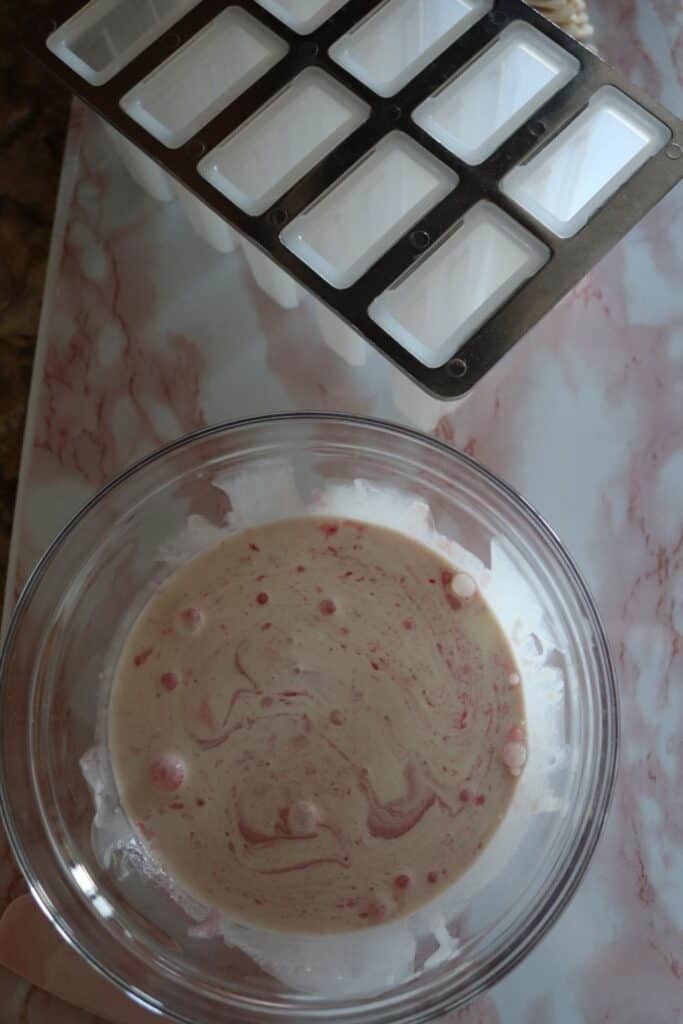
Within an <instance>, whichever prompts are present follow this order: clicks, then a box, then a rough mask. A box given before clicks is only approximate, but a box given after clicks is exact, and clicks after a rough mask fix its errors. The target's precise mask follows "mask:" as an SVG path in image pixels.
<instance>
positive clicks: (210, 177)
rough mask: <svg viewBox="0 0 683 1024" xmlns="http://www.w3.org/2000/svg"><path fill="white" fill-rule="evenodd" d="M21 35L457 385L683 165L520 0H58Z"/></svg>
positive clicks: (569, 43)
mask: <svg viewBox="0 0 683 1024" xmlns="http://www.w3.org/2000/svg"><path fill="white" fill-rule="evenodd" d="M41 11H44V8H41ZM26 39H27V43H28V45H29V48H30V49H31V50H32V51H33V52H34V53H35V54H37V55H39V56H40V57H41V58H42V59H43V61H45V62H46V63H47V64H48V65H49V66H50V67H51V68H52V70H53V71H55V72H56V73H57V74H58V75H59V76H60V78H62V79H63V80H64V81H65V82H66V83H67V84H68V85H69V86H70V87H71V89H72V90H73V91H74V92H76V93H78V94H79V95H80V96H81V97H82V98H83V99H84V100H85V101H86V102H87V103H89V104H90V105H91V106H92V107H94V108H95V109H96V110H97V111H98V112H99V113H100V114H101V115H102V116H103V117H104V118H105V119H106V120H107V121H108V122H109V123H110V124H111V125H113V126H114V128H115V129H116V130H117V131H118V132H120V133H121V134H122V135H124V136H126V137H127V138H128V140H130V142H132V143H133V144H134V145H135V146H137V147H139V149H141V150H142V151H143V152H144V153H146V154H148V156H149V157H151V158H152V159H153V160H154V161H156V163H158V164H159V165H161V167H163V168H164V169H165V170H166V171H168V172H169V173H170V174H171V175H172V176H173V177H174V178H175V179H176V182H177V183H179V184H177V185H176V188H179V189H180V190H181V192H182V194H183V195H185V197H186V200H187V202H188V203H191V204H192V203H194V204H195V205H196V209H195V215H196V216H199V215H200V214H201V211H202V210H204V211H205V212H206V213H207V215H208V216H212V214H211V213H210V212H209V211H213V213H214V214H217V215H218V217H219V218H222V220H221V221H219V220H218V218H214V225H218V227H220V224H221V223H223V221H227V222H228V223H229V224H230V225H231V226H233V227H234V228H236V229H237V231H238V232H240V233H241V234H242V235H243V236H244V238H245V239H246V240H247V242H246V246H247V249H246V251H250V250H251V251H252V252H254V254H256V252H257V250H258V249H261V250H262V251H263V252H265V253H267V254H268V255H269V256H270V257H271V258H272V259H273V260H275V262H276V263H277V264H279V265H280V267H281V268H283V269H284V270H285V271H286V272H287V274H289V275H291V277H292V278H294V280H295V281H297V282H299V283H300V284H301V285H303V286H304V287H305V288H307V289H308V290H309V291H311V292H312V293H314V294H315V295H316V296H317V297H318V298H319V299H320V300H322V302H323V303H324V304H325V305H326V306H327V307H329V309H330V310H332V311H333V312H334V313H336V314H337V315H338V316H340V317H341V318H342V319H343V320H344V321H345V322H346V323H347V325H348V326H349V327H350V328H352V329H354V330H356V331H358V332H360V334H362V335H364V336H365V338H367V339H368V340H369V341H370V342H371V343H372V344H373V345H375V346H376V347H377V348H378V349H379V350H380V351H381V352H383V353H384V354H385V355H386V356H387V357H388V358H389V359H390V360H391V361H392V362H393V363H394V364H395V365H397V366H398V367H400V368H401V369H402V370H403V371H404V372H405V373H407V374H408V375H409V376H410V377H412V378H413V380H415V381H416V382H417V383H418V384H420V385H422V387H424V388H425V389H426V390H428V391H429V392H431V393H432V394H434V395H436V396H439V397H441V398H455V397H458V396H459V395H461V394H463V393H464V392H465V391H467V390H468V389H469V388H470V387H471V386H472V385H473V384H474V383H475V382H476V381H477V380H478V379H479V377H481V375H482V374H483V373H485V372H486V371H487V370H488V369H489V368H490V367H491V366H492V365H493V364H494V363H495V362H496V361H497V360H498V359H500V358H501V356H502V355H503V354H504V353H505V352H506V351H507V350H508V349H509V348H510V347H511V346H512V345H513V344H514V343H515V342H516V341H517V340H518V339H519V338H520V337H521V336H522V335H523V334H524V333H525V331H526V330H527V329H528V328H529V327H531V326H532V325H533V324H534V323H535V322H536V321H537V320H539V319H540V318H541V317H542V316H543V315H544V314H545V313H546V312H547V311H548V310H549V309H550V308H551V307H552V306H553V305H554V304H555V303H556V302H557V301H558V300H559V299H560V298H561V297H562V296H563V295H564V294H565V293H566V292H567V291H568V290H569V289H570V288H571V287H572V285H573V284H574V283H575V282H576V281H578V280H579V279H580V278H581V277H582V275H583V274H585V273H586V271H587V270H588V269H589V268H590V267H591V266H592V265H593V263H595V262H596V261H597V260H598V259H599V258H600V257H601V256H602V255H603V254H604V253H605V252H606V251H607V250H608V249H609V248H610V247H611V246H613V245H614V244H615V243H616V242H617V241H618V240H619V238H621V237H622V236H623V235H624V234H625V233H626V232H627V231H628V230H629V229H630V228H631V227H632V226H633V225H634V224H635V223H636V222H637V221H638V220H639V219H640V218H641V217H642V216H643V215H644V214H645V213H646V212H647V210H648V209H649V208H650V207H651V206H653V205H654V203H655V202H656V201H657V200H658V199H660V198H661V197H662V196H663V195H664V194H665V193H666V192H667V191H668V190H669V189H671V188H672V187H673V186H674V184H675V183H676V182H677V181H679V180H680V178H681V177H683V148H682V145H683V125H682V124H681V122H680V121H679V120H678V119H676V118H675V117H674V116H673V115H671V114H670V113H669V112H668V111H666V110H665V109H663V108H662V107H661V106H660V105H658V104H657V103H655V102H654V101H653V100H650V99H649V98H648V97H646V96H645V95H643V94H642V93H641V92H640V91H639V90H637V89H634V88H633V87H632V86H631V85H630V84H628V83H627V82H626V81H625V80H624V79H623V78H622V77H621V76H620V75H619V74H618V73H617V72H616V71H614V70H613V69H612V68H610V67H609V66H608V65H607V64H605V63H604V62H603V61H601V60H600V59H599V58H598V57H596V56H595V55H594V54H592V53H591V52H589V51H588V50H586V49H584V47H583V46H582V45H581V44H580V43H577V42H576V41H575V40H573V39H571V38H570V37H568V36H566V35H565V34H564V33H563V32H561V31H560V30H559V29H557V28H556V27H555V26H553V25H552V24H551V23H550V22H548V21H546V20H545V19H544V18H543V17H541V16H540V15H538V14H537V13H536V12H535V11H533V10H532V9H531V8H529V7H527V6H526V5H525V4H524V3H522V2H521V0H346V2H345V0H91V2H90V3H87V4H85V6H82V5H80V4H78V3H76V2H73V0H72V2H69V0H65V2H61V3H55V4H54V5H53V8H52V10H51V16H50V18H49V19H48V20H47V21H46V19H45V17H44V14H43V15H42V16H41V18H40V19H37V18H32V19H31V20H30V21H29V24H28V26H27V29H26ZM202 204H203V205H202ZM207 207H208V210H207V209H206V208H207ZM226 230H227V229H226ZM226 238H229V232H228V234H226ZM226 245H227V243H226ZM253 247H256V249H254V248H253Z"/></svg>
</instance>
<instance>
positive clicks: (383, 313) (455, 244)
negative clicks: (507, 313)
mask: <svg viewBox="0 0 683 1024" xmlns="http://www.w3.org/2000/svg"><path fill="white" fill-rule="evenodd" d="M549 257H550V250H549V249H548V247H547V246H546V245H544V244H543V242H541V241H539V239H537V238H535V237H534V236H533V235H532V234H530V233H529V232H528V231H527V230H526V229H525V228H523V227H522V226H521V224H518V223H517V222H516V221H514V220H513V219H512V217H509V216H508V215H507V214H506V213H504V212H503V211H502V210H500V209H498V207H497V206H494V205H493V203H490V202H488V200H482V201H481V202H479V203H477V204H476V205H475V206H473V207H472V208H471V209H470V210H468V211H467V213H466V214H465V216H464V217H463V219H462V221H460V223H459V224H458V225H457V226H456V227H455V228H454V229H453V231H451V233H450V234H449V235H447V237H446V239H445V240H444V241H442V242H439V243H438V244H437V247H436V248H435V249H433V250H432V251H431V252H429V253H427V255H426V256H425V257H424V259H423V260H422V261H421V262H420V263H419V265H418V266H417V268H415V269H413V268H411V269H410V270H409V271H408V272H407V273H405V274H404V275H403V277H401V278H399V279H398V281H396V282H395V283H394V284H393V285H392V286H391V287H390V288H388V289H387V290H386V291H385V292H384V293H383V294H382V295H380V296H379V297H378V298H376V299H375V300H374V302H373V303H372V304H371V305H370V308H369V309H368V314H369V316H370V318H371V319H372V320H374V321H375V323H376V324H379V326H380V327H382V328H383V329H384V330H385V331H386V332H387V334H389V335H391V337H392V338H394V339H395V340H396V341H397V342H398V343H399V344H400V345H402V346H403V348H405V349H406V350H407V351H408V352H410V353H411V354H412V355H414V356H415V358H416V359H418V360H419V361H420V362H421V363H422V364H423V365H424V366H429V367H436V366H442V365H443V364H444V363H446V362H447V361H448V360H449V359H450V358H451V356H453V355H454V354H455V353H456V352H457V351H458V349H459V348H460V347H461V346H462V345H463V344H464V343H465V342H466V341H467V339H468V338H469V337H471V335H472V334H474V332H475V331H476V330H477V329H478V328H479V327H481V325H482V324H483V323H484V322H485V321H486V320H488V319H489V317H491V316H492V315H493V313H495V311H496V310H497V309H498V308H499V307H500V306H502V305H503V303H504V302H506V301H507V300H508V299H509V298H510V296H511V295H512V294H513V293H514V292H515V291H517V289H518V288H519V286H520V285H521V284H522V283H523V282H524V281H526V280H528V279H529V278H530V277H533V275H534V274H536V273H537V272H538V271H539V270H540V269H541V267H542V266H543V265H544V264H545V263H546V262H547V261H548V259H549Z"/></svg>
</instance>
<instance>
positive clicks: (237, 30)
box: [121, 7, 289, 149]
mask: <svg viewBox="0 0 683 1024" xmlns="http://www.w3.org/2000/svg"><path fill="white" fill-rule="evenodd" d="M288 49H289V47H288V45H287V43H286V42H285V41H284V39H281V38H280V37H279V36H277V35H275V33H274V32H271V31H270V30H269V29H267V28H266V27H265V26H264V25H261V23H260V22H258V21H257V20H256V18H253V17H252V16H251V15H250V14H247V12H246V11H243V10H242V9H241V8H240V7H226V9H225V10H224V11H222V12H221V13H220V14H219V15H218V16H217V17H216V18H214V19H213V20H212V21H210V22H209V24H208V25H205V26H204V28H203V29H202V30H201V32H198V33H197V35H195V36H193V37H192V39H190V40H189V42H187V43H186V44H185V45H184V46H183V47H181V49H180V50H178V52H177V53H174V54H173V56H172V57H169V58H168V60H166V61H164V63H163V64H161V65H160V66H159V67H158V68H156V69H155V70H154V71H153V72H152V73H151V74H150V75H148V76H147V77H146V78H145V79H143V80H142V82H139V83H138V84H137V85H136V86H134V87H133V88H132V89H131V90H130V91H129V92H127V93H126V95H125V96H124V97H123V98H122V100H121V107H122V108H123V110H125V112H126V113H127V114H128V116H129V117H132V118H133V120H134V121H137V122H138V124H140V125H142V127H143V128H145V129H146V130H147V131H148V132H149V133H150V135H153V136H154V137H155V138H156V139H158V140H159V141H160V142H163V143H164V145H165V146H168V147H169V149H176V148H177V147H178V146H182V145H183V143H185V142H187V140H188V139H189V138H191V137H192V136H193V135H194V134H195V132H197V131H199V130H200V129H201V128H203V127H204V125H205V124H208V122H209V121H210V120H211V118H212V117H214V116H215V115H216V114H217V113H218V112H219V111H220V110H222V109H223V108H224V107H227V106H228V104H230V103H232V101H233V100H234V99H235V98H236V97H237V96H239V95H240V93H242V92H244V91H245V89H248V88H249V86H250V85H253V84H254V82H256V81H257V79H259V78H260V77H261V76H262V75H263V74H265V72H266V71H268V70H269V68H271V67H273V65H274V64H277V62H278V61H279V60H281V59H282V57H284V55H285V54H286V53H287V50H288Z"/></svg>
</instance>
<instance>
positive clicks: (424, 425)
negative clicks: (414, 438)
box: [388, 364, 462, 432]
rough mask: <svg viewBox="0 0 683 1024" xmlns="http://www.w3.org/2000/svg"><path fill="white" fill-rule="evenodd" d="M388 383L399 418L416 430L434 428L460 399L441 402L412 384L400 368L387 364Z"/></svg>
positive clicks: (426, 430) (427, 430)
mask: <svg viewBox="0 0 683 1024" xmlns="http://www.w3.org/2000/svg"><path fill="white" fill-rule="evenodd" d="M388 370H389V383H390V386H391V397H392V398H393V400H394V405H395V406H396V409H397V410H398V412H399V413H400V419H401V420H405V421H406V423H409V424H410V425H411V426H413V427H417V429H418V430H422V431H425V432H430V431H432V430H435V429H436V427H437V426H438V424H439V420H440V419H441V418H442V417H443V416H447V415H448V414H449V413H450V412H452V411H453V410H454V409H455V408H456V406H457V405H459V404H460V402H461V401H462V399H457V400H456V401H454V402H443V401H441V400H440V399H438V398H433V397H432V395H428V394H427V393H426V392H425V391H423V390H422V388H419V387H418V386H417V384H414V383H413V381H412V380H411V379H410V377H407V376H406V375H405V373H403V372H402V371H401V370H397V369H396V367H394V366H391V364H389V367H388Z"/></svg>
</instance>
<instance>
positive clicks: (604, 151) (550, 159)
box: [501, 85, 671, 238]
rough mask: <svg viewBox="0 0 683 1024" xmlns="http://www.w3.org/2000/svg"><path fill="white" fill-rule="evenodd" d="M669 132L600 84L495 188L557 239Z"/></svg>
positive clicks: (661, 143) (580, 222)
mask: <svg viewBox="0 0 683 1024" xmlns="http://www.w3.org/2000/svg"><path fill="white" fill-rule="evenodd" d="M670 138H671V132H670V131H669V129H668V128H667V126H666V125H664V124H662V122H661V121H658V120H657V119H656V118H655V117H653V116H652V115H651V114H649V113H648V112H647V111H646V110H643V108H642V107H640V106H639V105H638V104H637V103H635V101H634V100H632V99H630V98H629V97H628V96H625V95H624V93H622V92H620V91H619V90H618V89H615V88H614V87H613V86H611V85H606V86H603V88H602V89H599V90H598V91H597V92H596V93H595V94H594V95H593V96H592V97H591V99H590V102H589V104H588V106H587V108H586V109H585V110H584V111H582V113H581V114H579V116H578V117H577V118H575V120H574V121H572V122H571V124H570V125H569V126H568V127H567V128H565V129H564V131H562V132H560V133H559V135H557V136H555V138H554V139H553V140H552V141H551V142H550V143H548V145H547V146H545V148H544V149H542V150H541V152H540V153H538V154H537V155H536V156H534V157H532V158H531V159H530V160H529V162H528V163H526V164H521V165H519V166H518V167H514V168H513V169H512V170H511V171H510V172H509V174H507V175H506V176H505V178H503V181H502V183H501V188H502V190H503V192H505V193H507V195H509V196H510V198H511V199H513V200H514V201H515V202H516V203H518V204H519V205H520V206H521V207H523V209H525V210H527V211H528V212H529V213H530V214H531V215H532V216H533V217H536V219H537V220H539V221H540V222H541V223H542V224H545V226H546V227H548V228H550V230H551V231H553V232H554V233H555V234H556V235H559V237H561V238H570V237H571V236H572V235H575V234H576V232H577V231H580V230H581V228H582V227H584V225H585V224H586V223H587V222H588V221H589V220H590V218H591V217H592V216H593V214H594V213H595V212H596V210H598V209H599V208H600V207H601V206H602V205H603V204H604V203H605V202H606V201H607V199H609V197H610V196H611V195H612V194H613V193H614V192H616V191H617V189H618V188H619V187H620V186H621V185H623V184H624V182H626V181H628V179H629V178H630V177H632V175H634V174H635V172H636V171H637V170H638V168H639V167H642V166H643V164H644V163H646V162H647V160H649V159H650V157H651V156H653V155H654V154H655V153H657V152H659V150H660V149H662V148H663V147H664V146H665V145H666V144H667V142H668V141H669V139H670Z"/></svg>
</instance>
